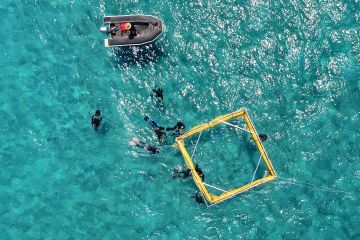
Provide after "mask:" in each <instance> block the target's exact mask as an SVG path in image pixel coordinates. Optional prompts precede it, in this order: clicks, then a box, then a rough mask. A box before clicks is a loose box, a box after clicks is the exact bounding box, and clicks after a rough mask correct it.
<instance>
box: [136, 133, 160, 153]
mask: <svg viewBox="0 0 360 240" xmlns="http://www.w3.org/2000/svg"><path fill="white" fill-rule="evenodd" d="M129 144H130V145H131V146H134V147H138V148H141V149H144V150H146V151H148V152H149V153H150V154H157V153H160V151H159V149H157V148H156V147H154V146H151V145H149V144H147V143H144V142H142V141H140V140H139V139H138V138H136V137H133V139H132V141H130V142H129Z"/></svg>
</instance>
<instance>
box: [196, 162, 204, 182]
mask: <svg viewBox="0 0 360 240" xmlns="http://www.w3.org/2000/svg"><path fill="white" fill-rule="evenodd" d="M195 170H196V172H197V174H199V176H200V178H201V181H204V180H205V175H204V173H203V171H202V170H201V169H200V168H199V166H198V165H197V164H196V166H195Z"/></svg>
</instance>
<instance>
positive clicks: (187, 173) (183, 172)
mask: <svg viewBox="0 0 360 240" xmlns="http://www.w3.org/2000/svg"><path fill="white" fill-rule="evenodd" d="M190 176H191V170H190V169H186V170H181V171H176V170H175V169H174V177H173V178H187V177H190Z"/></svg>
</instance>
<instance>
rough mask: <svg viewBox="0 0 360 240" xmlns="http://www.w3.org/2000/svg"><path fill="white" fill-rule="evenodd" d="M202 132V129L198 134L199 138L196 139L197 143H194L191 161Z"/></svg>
mask: <svg viewBox="0 0 360 240" xmlns="http://www.w3.org/2000/svg"><path fill="white" fill-rule="evenodd" d="M202 131H203V129H201V131H200V134H199V137H198V139H197V141H196V143H195V147H194V150H193V152H192V154H191V159H193V156H194V153H195V150H196V147H197V145H198V143H199V140H200V137H201V133H202Z"/></svg>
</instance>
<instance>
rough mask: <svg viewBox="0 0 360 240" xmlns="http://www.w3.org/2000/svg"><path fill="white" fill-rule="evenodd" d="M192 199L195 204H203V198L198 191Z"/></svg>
mask: <svg viewBox="0 0 360 240" xmlns="http://www.w3.org/2000/svg"><path fill="white" fill-rule="evenodd" d="M192 198H195V201H196V202H197V203H205V201H204V198H203V197H202V196H201V194H199V192H198V191H196V192H195V196H193V197H192Z"/></svg>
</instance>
